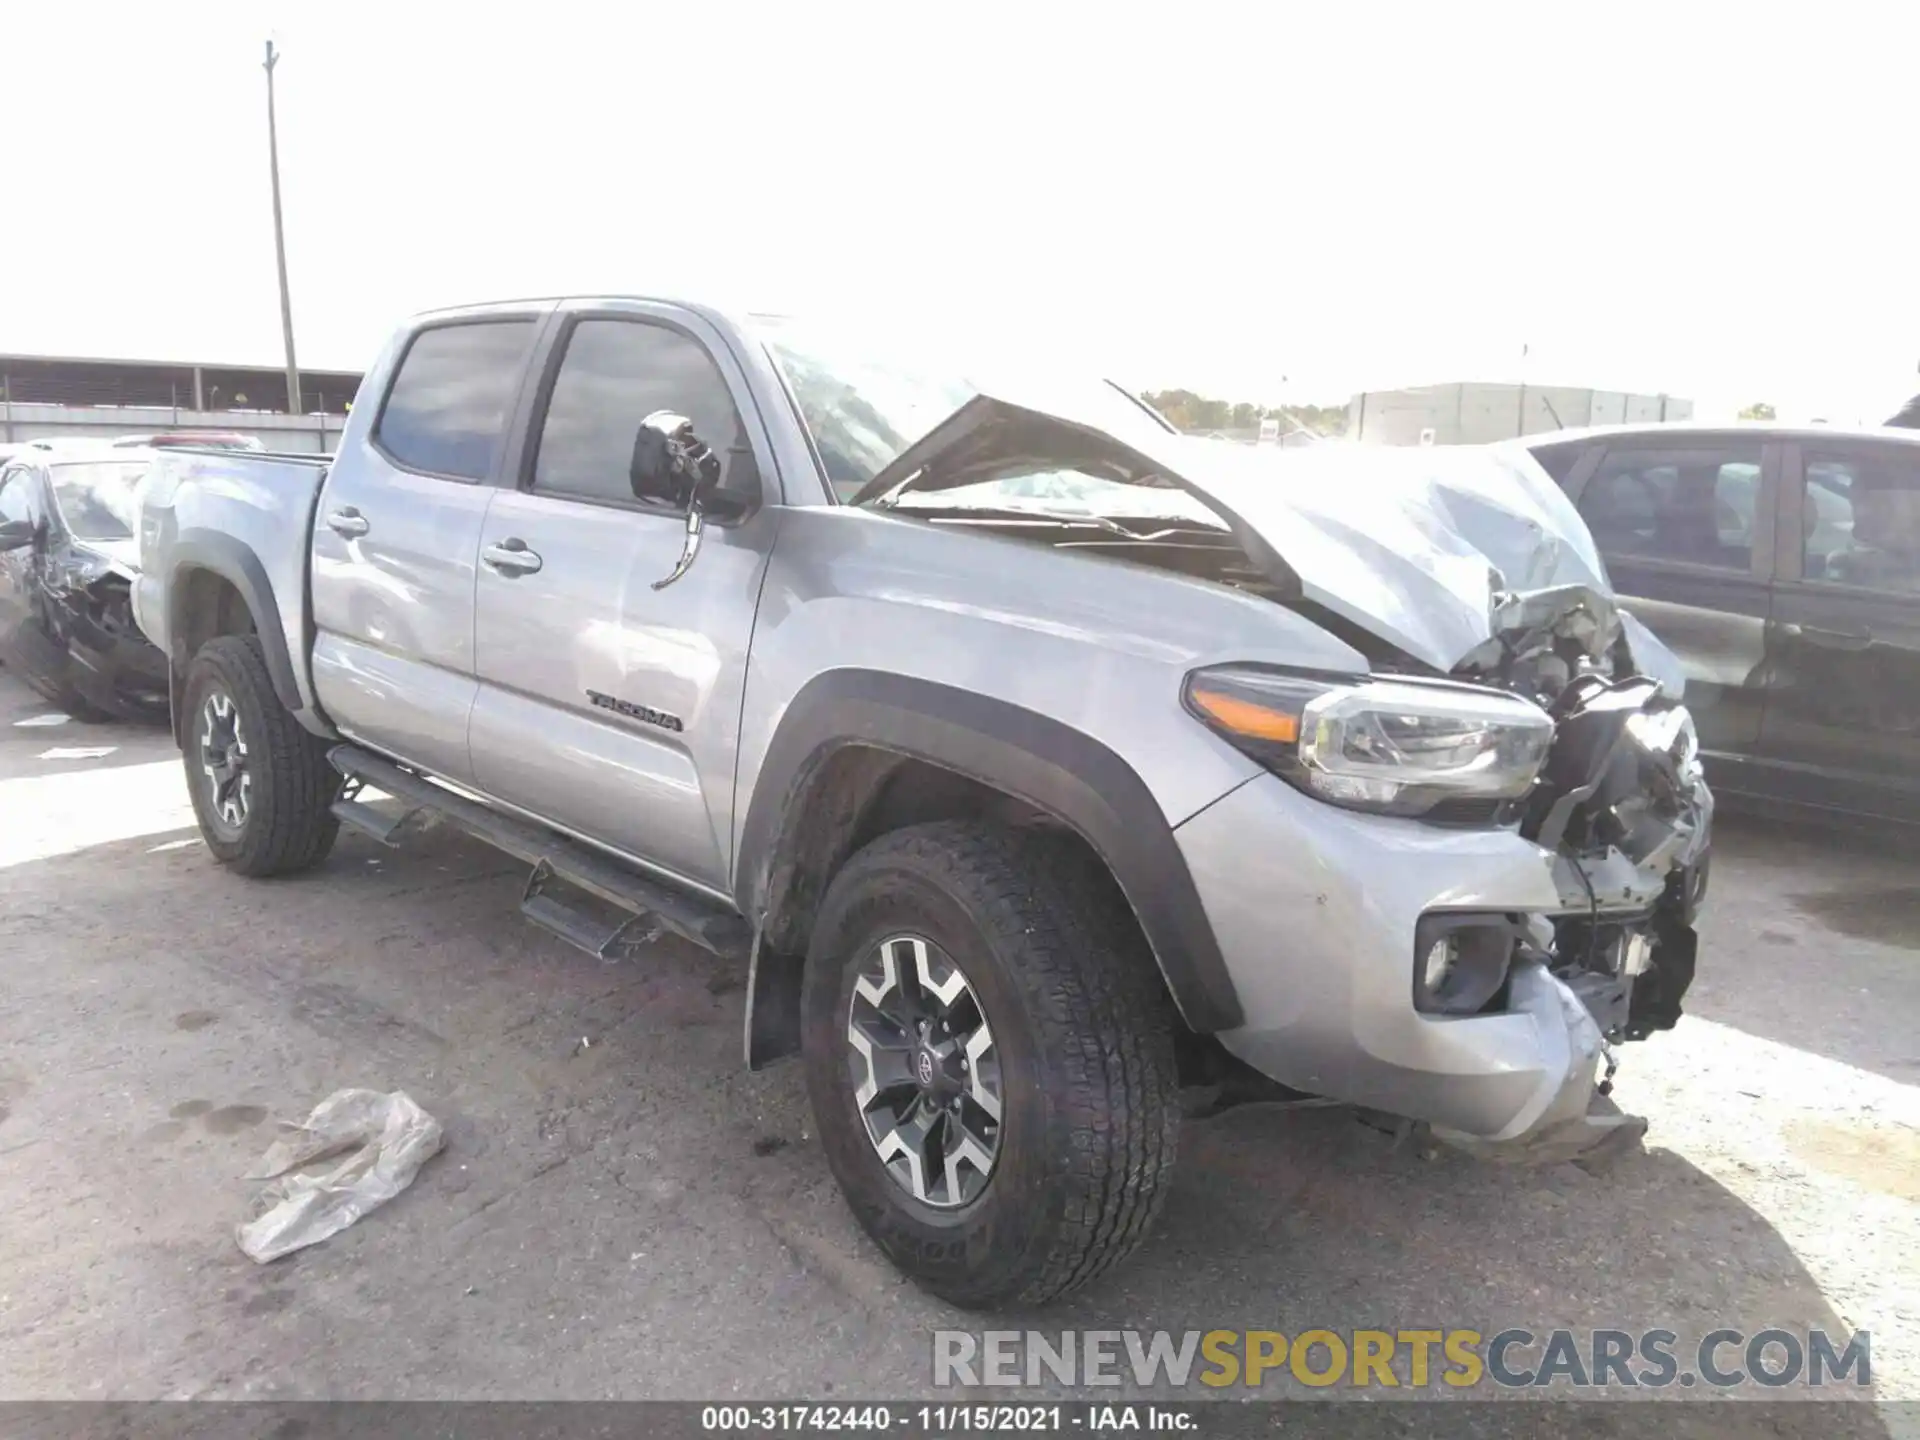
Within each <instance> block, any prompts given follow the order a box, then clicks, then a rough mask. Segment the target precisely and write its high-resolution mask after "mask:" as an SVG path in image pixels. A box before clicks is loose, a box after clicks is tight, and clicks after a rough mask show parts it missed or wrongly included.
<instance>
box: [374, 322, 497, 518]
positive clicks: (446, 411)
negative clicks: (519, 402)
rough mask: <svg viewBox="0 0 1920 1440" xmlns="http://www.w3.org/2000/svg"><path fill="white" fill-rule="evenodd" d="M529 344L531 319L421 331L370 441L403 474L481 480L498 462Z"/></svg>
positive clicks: (401, 369)
mask: <svg viewBox="0 0 1920 1440" xmlns="http://www.w3.org/2000/svg"><path fill="white" fill-rule="evenodd" d="M533 337H534V322H533V321H532V320H485V321H470V322H466V323H462V324H457V325H440V326H436V327H434V328H432V329H428V330H422V331H421V332H420V333H419V334H418V335H416V336H415V337H414V339H413V343H412V344H411V345H409V346H408V347H407V353H406V357H405V358H404V359H402V360H401V362H400V369H399V372H398V373H397V374H396V375H395V376H394V377H393V385H392V387H391V388H390V389H389V390H388V391H387V403H386V406H385V408H384V409H383V410H382V411H381V412H380V423H379V425H378V426H376V427H375V430H374V440H375V441H376V442H377V443H378V445H379V446H380V448H381V449H382V450H383V451H384V452H386V455H387V457H388V458H389V459H391V460H392V461H393V462H394V463H395V464H396V465H399V466H402V467H403V468H405V469H408V470H418V471H420V472H422V473H424V474H428V475H444V476H447V477H449V478H451V479H456V480H484V479H486V478H487V477H488V476H489V475H491V474H492V473H493V467H494V462H495V461H496V460H497V459H498V458H499V453H500V445H501V442H502V440H503V439H504V438H505V436H506V433H507V422H508V418H509V416H510V415H511V413H512V410H513V401H514V396H515V393H516V392H517V391H518V389H519V385H520V376H521V372H522V370H523V369H524V367H525V365H526V361H527V352H528V351H529V350H530V349H531V348H532V346H533Z"/></svg>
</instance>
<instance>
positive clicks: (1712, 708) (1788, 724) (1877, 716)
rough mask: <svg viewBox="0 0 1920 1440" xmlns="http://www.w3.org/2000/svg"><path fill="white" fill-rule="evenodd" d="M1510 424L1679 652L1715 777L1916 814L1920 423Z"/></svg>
mask: <svg viewBox="0 0 1920 1440" xmlns="http://www.w3.org/2000/svg"><path fill="white" fill-rule="evenodd" d="M1520 443H1521V444H1523V445H1525V447H1526V448H1527V449H1529V450H1531V451H1532V453H1533V455H1534V458H1535V459H1537V460H1538V461H1539V462H1540V463H1541V464H1542V465H1543V466H1545V467H1546V469H1547V471H1548V472H1549V473H1550V474H1551V475H1552V476H1553V477H1554V479H1555V480H1557V481H1558V482H1559V483H1560V485H1561V487H1562V488H1563V489H1565V490H1566V492H1567V493H1568V495H1570V496H1571V497H1572V499H1573V501H1574V503H1575V505H1576V506H1578V508H1579V510H1580V513H1581V515H1582V516H1583V517H1584V518H1585V519H1586V522H1587V525H1588V527H1589V528H1590V529H1591V530H1592V532H1593V538H1594V540H1595V542H1596V543H1597V545H1598V546H1599V549H1600V552H1601V554H1602V555H1603V556H1604V557H1605V559H1606V563H1607V568H1608V569H1609V571H1610V572H1611V574H1612V578H1613V582H1614V585H1615V587H1616V589H1617V591H1618V593H1619V594H1620V596H1621V598H1622V599H1623V601H1625V603H1626V605H1627V607H1628V608H1629V609H1631V610H1632V611H1633V612H1634V613H1635V614H1636V615H1638V617H1639V618H1640V619H1641V620H1642V621H1643V622H1644V623H1645V624H1646V625H1648V626H1649V627H1650V628H1651V629H1652V630H1653V631H1654V632H1655V633H1656V634H1658V635H1659V636H1660V638H1661V639H1663V640H1665V641H1666V642H1667V644H1668V645H1669V646H1671V647H1672V648H1673V650H1674V651H1675V652H1676V653H1677V654H1678V655H1679V656H1680V658H1681V660H1682V661H1683V663H1684V664H1685V666H1686V670H1687V705H1688V707H1689V708H1690V709H1691V710H1692V712H1693V715H1694V719H1695V722H1696V724H1697V725H1698V726H1699V731H1700V742H1701V745H1702V747H1703V749H1704V750H1705V752H1706V754H1707V763H1708V773H1709V778H1710V779H1711V781H1712V783H1713V787H1714V791H1715V793H1716V794H1719V795H1723V796H1727V795H1735V796H1746V797H1749V798H1752V799H1758V800H1764V801H1769V802H1776V803H1781V804H1785V805H1788V806H1792V807H1795V808H1798V809H1803V810H1812V811H1827V812H1847V813H1850V814H1854V815H1860V816H1869V817H1874V818H1881V819H1892V820H1899V821H1906V822H1909V823H1920V433H1916V432H1914V431H1907V430H1896V429H1880V430H1842V429H1836V428H1832V427H1828V426H1820V425H1815V426H1809V427H1805V428H1796V427H1794V426H1788V425H1773V424H1743V425H1736V426H1730V427H1724V428H1719V429H1714V428H1706V427H1700V426H1694V425H1658V426H1645V427H1625V428H1616V429H1606V430H1586V431H1580V432H1578V433H1573V432H1562V433H1559V434H1554V435H1544V436H1534V437H1530V438H1528V439H1527V440H1525V441H1522V442H1520Z"/></svg>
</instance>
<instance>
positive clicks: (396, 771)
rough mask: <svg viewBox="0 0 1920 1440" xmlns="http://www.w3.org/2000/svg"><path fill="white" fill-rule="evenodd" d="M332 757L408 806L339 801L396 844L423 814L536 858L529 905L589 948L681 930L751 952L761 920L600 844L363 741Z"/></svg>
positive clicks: (350, 774) (617, 952)
mask: <svg viewBox="0 0 1920 1440" xmlns="http://www.w3.org/2000/svg"><path fill="white" fill-rule="evenodd" d="M327 759H328V761H329V762H331V764H332V765H333V768H334V769H336V770H338V771H339V772H340V773H341V774H342V775H343V776H345V777H346V779H347V780H348V781H349V782H352V781H359V782H361V783H363V784H366V785H371V786H372V787H373V788H374V789H376V790H383V791H385V792H386V793H387V794H389V795H391V796H393V797H394V798H395V799H396V800H399V801H401V802H402V803H403V804H405V805H406V806H407V807H408V808H407V810H406V811H405V812H404V813H403V814H402V815H401V816H400V817H399V818H398V819H394V818H391V817H389V816H387V815H385V814H383V813H381V812H380V811H378V810H375V809H374V808H373V807H372V806H370V805H366V804H363V803H362V802H361V801H359V800H356V799H353V798H352V796H351V795H347V796H342V797H341V798H340V799H339V800H336V801H335V802H334V803H333V813H334V814H335V815H337V816H339V817H340V823H341V824H343V825H346V826H348V827H350V828H351V829H354V830H358V831H360V832H361V833H362V834H365V835H369V836H371V837H372V838H373V839H375V840H378V841H380V843H381V844H383V845H391V844H393V843H395V842H396V840H397V839H399V838H400V837H401V836H402V835H403V834H405V833H406V832H408V831H410V830H412V829H415V828H417V827H418V826H419V825H420V823H421V822H422V821H428V822H430V821H431V820H433V819H436V818H437V819H440V820H444V821H446V822H447V823H449V824H451V825H454V826H457V827H458V828H460V829H461V830H464V831H466V832H467V833H468V834H469V835H472V836H474V837H475V838H476V839H479V840H484V841H485V842H486V843H487V844H489V845H491V846H493V847H494V848H495V849H497V850H503V851H505V852H506V853H507V854H509V855H513V856H516V857H517V858H519V859H521V860H524V861H526V862H527V863H528V864H529V865H531V866H532V867H533V874H532V875H531V876H530V877H529V878H528V880H527V888H526V892H525V894H524V895H523V896H522V897H521V902H520V910H521V913H522V914H524V915H525V916H526V917H527V918H528V919H529V920H531V921H533V922H534V924H536V925H539V926H540V927H541V928H542V929H545V930H549V931H551V932H552V933H553V934H555V935H557V936H559V937H560V938H561V939H562V940H565V941H567V942H568V943H569V944H572V945H577V946H579V947H580V948H581V949H583V950H585V951H586V952H587V953H588V954H591V955H597V956H599V957H600V958H601V959H603V960H611V959H618V958H620V956H621V955H623V954H624V953H626V952H627V951H628V950H631V949H632V948H634V947H636V946H639V945H643V944H646V943H647V942H649V941H651V940H655V939H658V938H659V937H660V936H661V935H662V934H672V935H678V936H679V937H680V938H681V939H683V940H690V941H692V942H693V943H694V944H695V945H698V946H700V947H701V948H702V949H704V950H710V951H712V952H713V953H714V954H716V955H720V956H724V957H726V958H728V959H738V960H744V959H746V958H747V956H748V952H749V950H750V949H751V945H752V940H753V934H752V928H751V927H750V926H749V925H748V924H747V922H746V920H745V919H743V918H742V917H741V916H739V915H736V914H735V913H734V912H733V911H731V910H729V909H727V908H725V907H724V906H722V905H719V904H716V903H715V902H713V901H711V900H708V899H706V898H705V897H704V896H698V895H689V894H687V893H685V892H684V891H680V890H676V889H674V888H672V887H671V886H669V885H667V884H665V883H663V882H661V881H658V880H654V879H651V878H649V877H647V876H644V875H640V874H636V873H635V872H634V871H632V870H630V869H628V868H627V867H626V866H624V865H621V864H620V863H618V862H617V861H615V860H612V859H610V858H608V857H607V856H605V855H602V854H601V853H600V852H599V851H597V850H595V849H593V848H592V847H590V846H587V845H583V844H581V843H580V842H578V841H576V840H570V839H568V838H567V837H566V836H564V835H560V834H557V833H555V832H554V831H552V830H549V829H547V828H546V827H545V826H543V825H538V824H535V823H534V822H532V821H530V820H522V819H520V818H519V817H518V816H517V815H507V814H504V813H502V812H501V811H498V810H494V809H491V808H489V807H488V806H485V805H482V804H480V803H479V802H478V801H477V800H469V799H467V798H466V796H464V795H456V794H454V793H453V792H452V791H451V790H446V789H442V788H441V787H440V786H438V785H435V784H434V783H433V782H431V781H429V780H423V779H422V778H421V777H420V776H418V775H415V774H414V773H413V772H411V771H409V770H402V769H401V768H400V767H399V766H398V765H395V764H392V763H391V762H390V761H386V760H382V759H381V758H380V757H379V756H377V755H374V754H371V753H369V752H368V751H365V750H362V749H361V748H360V747H359V746H357V745H336V746H334V748H333V749H332V750H330V751H328V752H327ZM556 882H565V884H566V885H568V886H572V887H575V888H577V889H579V890H583V891H585V892H586V893H587V894H589V895H592V896H596V897H598V898H599V899H600V900H602V901H605V902H607V903H608V904H609V905H613V906H616V907H618V908H619V909H620V910H622V911H625V912H627V914H626V915H625V916H624V917H623V918H621V919H620V920H619V921H617V922H613V923H609V922H608V921H606V920H604V919H602V918H601V917H599V916H596V915H594V914H592V913H590V912H589V911H588V910H587V909H586V908H583V907H581V906H579V905H577V904H572V903H569V902H568V901H567V900H565V899H563V898H562V896H561V894H560V893H559V890H558V886H557V885H556Z"/></svg>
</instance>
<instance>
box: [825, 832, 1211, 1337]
mask: <svg viewBox="0 0 1920 1440" xmlns="http://www.w3.org/2000/svg"><path fill="white" fill-rule="evenodd" d="M802 1006H803V1027H804V1028H803V1034H802V1047H803V1051H804V1054H805V1063H806V1072H807V1088H808V1091H809V1094H810V1097H811V1099H812V1103H813V1111H814V1117H815V1123H816V1124H817V1125H818V1126H819V1130H820V1135H821V1141H822V1144H823V1146H824V1147H825V1150H826V1154H827V1159H828V1163H829V1164H830V1165H831V1166H832V1168H833V1172H834V1176H835V1178H836V1179H837V1180H838V1181H839V1182H840V1186H841V1188H842V1190H844V1191H845V1193H846V1196H847V1200H848V1203H849V1204H850V1205H851V1206H852V1208H853V1211H854V1214H855V1216H856V1217H857V1218H858V1219H859V1221H860V1223H861V1225H862V1226H863V1227H865V1229H866V1230H867V1232H868V1233H869V1234H870V1235H872V1236H873V1238H874V1239H875V1240H876V1241H877V1242H878V1243H879V1245H880V1246H881V1248H882V1249H883V1250H885V1251H886V1252H887V1255H888V1256H889V1258H891V1259H892V1260H893V1262H894V1263H895V1264H896V1265H898V1266H899V1267H900V1268H901V1269H902V1270H903V1271H905V1272H906V1273H907V1274H908V1275H910V1276H912V1277H913V1278H914V1279H915V1280H917V1281H919V1282H920V1283H921V1284H922V1285H924V1286H925V1287H926V1288H927V1289H929V1290H931V1291H932V1292H933V1293H935V1294H937V1295H939V1296H941V1297H942V1298H944V1299H946V1300H949V1301H951V1302H953V1303H954V1304H956V1305H963V1306H969V1307H986V1306H1001V1305H1009V1304H1011V1305H1034V1304H1041V1303H1044V1302H1045V1301H1048V1300H1051V1299H1053V1298H1055V1297H1056V1296H1059V1295H1062V1294H1065V1293H1066V1292H1067V1291H1070V1290H1073V1289H1075V1288H1077V1287H1079V1286H1080V1285H1082V1284H1084V1283H1086V1282H1087V1281H1088V1280H1091V1279H1092V1278H1094V1277H1095V1276H1096V1275H1099V1274H1100V1273H1101V1272H1103V1271H1105V1270H1106V1269H1108V1268H1109V1267H1111V1266H1112V1265H1114V1264H1115V1263H1117V1262H1118V1261H1119V1260H1121V1259H1122V1258H1124V1257H1125V1256H1127V1255H1128V1254H1130V1253H1131V1252H1132V1251H1133V1250H1134V1249H1135V1248H1136V1247H1137V1246H1138V1245H1139V1244H1140V1242H1141V1241H1142V1240H1143V1239H1144V1238H1145V1237H1146V1234H1147V1232H1148V1230H1149V1228H1150V1227H1151V1225H1152V1223H1153V1220H1154V1217H1155V1216H1156V1215H1157V1213H1158V1212H1159V1208H1160V1205H1161V1202H1162V1200H1163V1198H1164V1193H1165V1182H1166V1181H1167V1179H1168V1178H1169V1177H1170V1175H1171V1172H1172V1168H1173V1162H1174V1157H1175V1152H1176V1149H1177V1146H1178V1121H1179V1110H1178V1106H1177V1103H1176V1096H1177V1081H1176V1079H1175V1069H1174V1052H1173V1037H1172V1013H1171V1006H1170V1002H1169V1001H1168V999H1167V996H1166V992H1165V990H1164V988H1163V987H1162V986H1161V983H1160V977H1159V975H1158V973H1157V972H1156V971H1155V969H1154V965H1153V959H1152V956H1151V954H1150V953H1149V952H1148V950H1147V947H1146V944H1145V942H1144V940H1143V939H1142V938H1141V936H1140V934H1139V930H1138V928H1137V926H1135V924H1134V922H1133V917H1132V915H1131V913H1130V912H1129V911H1128V909H1127V907H1126V902H1125V900H1124V898H1123V897H1122V896H1121V894H1120V892H1119V889H1118V887H1116V886H1114V885H1113V884H1112V882H1111V881H1110V880H1108V879H1107V877H1106V876H1105V875H1104V873H1102V872H1098V871H1097V870H1096V869H1095V868H1094V866H1093V864H1092V862H1091V860H1090V859H1088V858H1087V857H1084V856H1083V855H1082V854H1081V853H1080V852H1079V851H1077V850H1076V849H1073V848H1071V847H1068V846H1066V845H1064V844H1062V843H1061V842H1059V841H1055V840H1049V839H1047V838H1044V837H1039V836H1034V835H1028V834H1021V833H1018V832H1012V831H1006V830H1001V829H998V828H995V827H991V826H985V825H977V824H971V823H963V822H943V823H940V824H933V825H921V826H915V827H912V828H910V829H906V830H899V831H895V832H894V833H892V834H890V835H886V836H883V837H881V838H880V839H878V840H876V841H874V842H873V843H872V844H871V845H869V846H868V847H867V848H866V849H864V850H862V851H861V852H860V853H859V854H857V855H855V856H854V857H853V858H852V859H851V860H850V861H848V862H847V864H846V865H845V866H844V867H843V868H842V869H841V871H840V873H839V874H838V875H837V876H836V877H835V878H834V880H833V883H832V885H831V886H830V887H829V888H828V891H827V894H826V897H825V899H824V900H823V902H822V904H821V908H820V913H819V916H818V918H817V919H816V921H815V925H814V930H813V937H812V943H811V945H810V946H809V952H808V956H807V969H806V982H805V993H804V996H803V1000H802Z"/></svg>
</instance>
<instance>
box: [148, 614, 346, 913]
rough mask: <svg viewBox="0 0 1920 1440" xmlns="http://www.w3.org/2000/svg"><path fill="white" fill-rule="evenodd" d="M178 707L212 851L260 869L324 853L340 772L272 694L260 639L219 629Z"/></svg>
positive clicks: (334, 823)
mask: <svg viewBox="0 0 1920 1440" xmlns="http://www.w3.org/2000/svg"><path fill="white" fill-rule="evenodd" d="M183 705H184V709H183V714H182V728H183V731H184V741H185V745H184V756H185V761H186V767H187V788H188V790H189V792H190V793H191V794H192V796H193V809H194V814H195V815H196V816H197V817H198V819H199V821H200V835H201V838H202V839H204V840H205V841H206V843H207V848H208V849H209V850H211V851H212V852H213V854H214V858H215V859H217V860H219V861H220V863H221V864H223V865H226V866H228V867H230V868H231V869H233V870H236V871H238V872H239V873H240V874H242V875H259V876H264V875H287V874H292V873H293V872H295V871H298V870H305V869H307V868H308V867H309V866H312V865H316V864H318V863H319V862H320V861H321V860H323V859H325V858H326V855H327V852H328V851H329V850H331V849H332V848H333V841H334V837H335V836H336V835H337V834H338V833H339V830H340V822H339V820H338V819H337V818H336V817H335V815H334V814H333V810H332V805H333V801H334V799H335V797H336V796H337V795H338V794H339V793H340V777H339V776H338V775H337V774H336V773H335V772H334V769H333V767H332V766H331V765H329V764H328V763H327V751H326V744H325V742H323V741H322V740H321V739H320V738H319V737H318V736H316V735H313V734H310V733H309V732H308V731H306V730H304V729H303V728H301V725H300V723H299V721H297V720H295V719H294V718H293V716H292V715H290V714H288V713H287V709H286V707H285V706H284V705H282V704H281V703H280V699H279V697H278V696H277V695H275V694H274V691H273V677H272V675H271V673H270V672H269V671H268V669H267V657H266V651H265V650H264V649H263V648H262V647H261V644H260V639H259V637H258V636H255V635H223V636H221V637H220V638H218V639H216V640H209V641H208V642H207V643H206V644H205V645H204V646H202V647H201V650H200V653H199V654H198V655H196V656H194V657H193V664H192V665H191V666H190V667H189V668H188V670H187V683H186V690H185V697H184V701H183Z"/></svg>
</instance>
